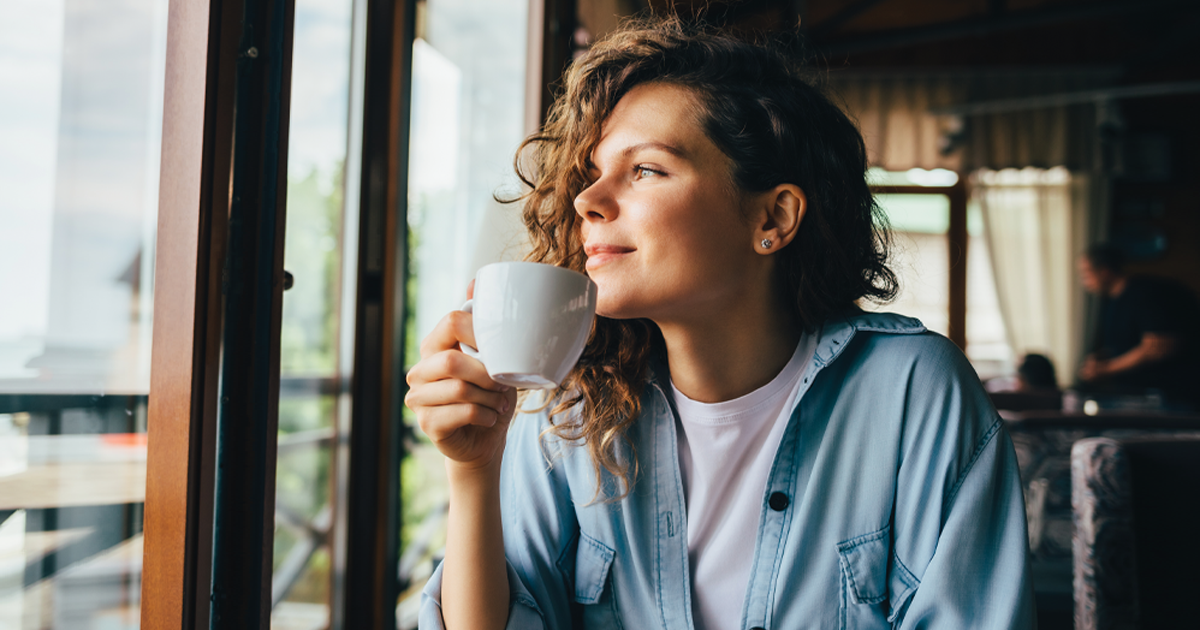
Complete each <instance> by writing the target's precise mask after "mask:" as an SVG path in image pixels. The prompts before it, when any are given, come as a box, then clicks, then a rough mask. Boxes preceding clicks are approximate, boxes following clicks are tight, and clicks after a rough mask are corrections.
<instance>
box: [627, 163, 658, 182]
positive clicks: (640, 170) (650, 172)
mask: <svg viewBox="0 0 1200 630" xmlns="http://www.w3.org/2000/svg"><path fill="white" fill-rule="evenodd" d="M633 170H634V174H635V175H636V176H637V178H638V179H645V178H647V177H657V176H659V175H662V173H660V172H658V171H656V170H654V169H652V168H650V167H648V166H636V167H634V169H633Z"/></svg>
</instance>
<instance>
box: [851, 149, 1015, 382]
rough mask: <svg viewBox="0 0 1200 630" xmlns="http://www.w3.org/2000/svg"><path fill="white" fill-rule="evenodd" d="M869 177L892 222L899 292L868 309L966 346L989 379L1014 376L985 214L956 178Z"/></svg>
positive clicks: (948, 174) (940, 173)
mask: <svg viewBox="0 0 1200 630" xmlns="http://www.w3.org/2000/svg"><path fill="white" fill-rule="evenodd" d="M869 178H870V181H871V183H872V186H873V188H874V190H875V191H876V200H877V201H878V203H879V205H880V207H881V208H882V209H883V211H884V213H885V214H886V215H887V217H888V220H889V222H890V223H891V227H892V236H893V250H892V258H891V261H890V263H891V265H892V271H894V272H895V273H896V275H897V277H898V279H899V281H900V293H899V294H898V296H897V299H896V300H895V301H894V302H892V303H890V304H886V305H882V306H880V305H875V304H870V303H866V304H864V306H865V307H866V308H868V309H871V310H888V311H895V312H898V313H901V314H904V315H909V316H912V317H916V318H917V319H920V320H921V321H922V322H923V323H924V324H925V326H926V327H927V328H929V329H930V330H932V331H935V332H938V333H941V334H943V335H946V336H947V337H949V338H950V339H952V340H953V341H955V342H956V343H958V344H959V345H960V346H961V347H963V348H964V350H965V352H966V354H967V358H969V359H970V360H971V363H972V364H973V365H974V366H975V369H976V371H977V372H979V373H980V375H981V376H982V377H984V378H989V377H992V376H997V375H1000V374H1004V373H1006V372H1008V371H1011V364H1012V356H1011V351H1010V350H1009V347H1008V343H1007V341H1006V339H1005V330H1004V321H1003V318H1002V317H1001V315H1000V310H999V307H998V303H997V298H996V285H995V280H994V278H993V276H992V270H991V261H990V256H989V252H988V246H987V241H986V239H985V238H984V234H983V228H984V225H983V219H982V215H981V213H980V209H979V207H978V205H977V204H974V203H968V201H967V198H966V193H965V189H964V187H963V185H962V184H961V183H960V182H959V180H958V176H957V174H955V173H954V172H952V171H945V170H941V169H937V170H933V171H925V170H922V169H912V170H910V171H906V172H895V171H883V170H880V169H871V172H870V173H869ZM964 250H965V251H964Z"/></svg>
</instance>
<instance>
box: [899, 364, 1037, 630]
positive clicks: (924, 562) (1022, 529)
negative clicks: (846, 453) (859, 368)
mask: <svg viewBox="0 0 1200 630" xmlns="http://www.w3.org/2000/svg"><path fill="white" fill-rule="evenodd" d="M922 362H923V365H921V366H918V368H917V369H915V370H914V372H913V376H912V379H911V381H910V390H909V401H908V412H907V413H908V415H909V418H908V420H907V423H908V424H909V427H908V430H906V434H907V435H906V438H905V440H906V444H905V446H904V450H905V454H904V459H903V461H902V463H901V467H900V471H899V473H898V474H899V477H898V488H897V497H896V504H895V512H894V524H893V527H894V528H895V536H896V549H895V554H896V560H897V561H898V562H899V563H900V564H901V565H903V568H904V569H905V570H906V571H908V572H909V573H911V574H912V576H913V577H915V578H916V580H917V582H918V584H917V588H916V589H915V590H914V591H912V592H911V596H910V597H908V598H906V601H901V602H894V604H895V605H897V606H898V607H900V610H894V611H893V615H894V617H893V618H902V620H901V619H897V620H898V621H900V623H899V624H898V627H899V628H904V629H908V628H912V629H916V628H922V629H927V630H939V629H945V630H951V629H955V628H975V629H984V630H1002V629H1005V630H1007V629H1017V628H1022V629H1024V628H1032V627H1034V624H1035V607H1034V598H1033V583H1032V580H1031V578H1030V575H1029V541H1028V533H1027V528H1026V520H1025V501H1024V494H1023V492H1022V488H1021V479H1020V474H1019V471H1018V468H1017V459H1016V454H1015V452H1014V450H1013V446H1012V441H1011V439H1010V438H1009V436H1008V432H1007V431H1006V430H1005V428H1004V425H1003V422H1002V421H1001V420H1000V418H999V417H998V416H997V415H996V411H995V409H994V408H993V407H992V405H991V402H990V400H989V399H988V397H987V394H986V392H984V390H983V388H982V386H981V384H980V382H979V379H978V377H976V376H975V372H974V370H973V369H972V368H971V367H970V364H969V363H967V361H966V358H965V357H963V356H962V353H961V352H959V351H958V349H957V348H954V347H953V346H952V344H950V343H949V342H948V341H945V342H943V343H942V344H941V347H940V348H938V349H935V350H934V352H932V353H930V354H929V355H926V357H925V358H924V359H923V360H922Z"/></svg>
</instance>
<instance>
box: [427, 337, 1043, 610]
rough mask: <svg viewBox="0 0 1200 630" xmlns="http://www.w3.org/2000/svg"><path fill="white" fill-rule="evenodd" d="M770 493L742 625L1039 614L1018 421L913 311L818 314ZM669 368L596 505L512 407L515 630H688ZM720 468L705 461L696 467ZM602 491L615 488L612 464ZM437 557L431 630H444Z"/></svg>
mask: <svg viewBox="0 0 1200 630" xmlns="http://www.w3.org/2000/svg"><path fill="white" fill-rule="evenodd" d="M801 381H802V384H801V387H802V391H801V395H800V397H799V400H798V402H797V404H796V408H795V409H794V410H793V412H792V416H791V420H790V422H789V424H788V427H787V429H786V430H785V432H784V435H783V439H782V442H781V443H780V445H779V450H778V453H777V454H776V455H775V460H774V464H773V466H772V468H771V472H770V476H769V478H768V482H767V487H766V489H765V491H764V490H763V489H759V488H753V489H751V488H747V489H746V491H747V492H762V493H763V494H762V503H761V508H760V516H759V525H758V530H757V531H755V532H746V535H747V536H755V540H756V543H755V553H754V558H753V565H752V568H751V571H750V582H749V584H748V585H747V588H746V592H745V593H730V594H729V597H738V598H742V600H743V604H742V622H741V624H740V628H742V629H750V628H767V629H774V628H780V629H783V628H787V629H791V628H814V629H816V628H821V629H835V628H926V629H931V630H936V629H943V628H944V629H946V630H962V629H966V628H971V629H978V628H986V629H991V628H995V629H999V628H1032V627H1034V623H1035V622H1034V606H1033V589H1032V585H1031V582H1030V578H1029V571H1028V546H1027V538H1026V529H1025V507H1024V502H1023V499H1022V494H1021V484H1020V479H1019V477H1018V473H1017V461H1016V457H1015V455H1014V454H1013V448H1012V444H1011V441H1010V440H1009V437H1008V434H1007V432H1006V431H1005V429H1004V426H1003V425H1002V424H1001V421H1000V419H999V417H998V416H997V415H996V412H995V410H994V409H993V408H992V405H991V403H990V402H989V400H988V397H987V395H986V394H985V393H984V390H983V388H982V387H981V386H980V383H979V379H978V378H977V377H976V375H975V373H974V371H973V370H972V369H971V366H970V365H969V364H968V363H967V361H966V359H965V358H964V357H963V355H962V353H961V352H959V350H958V349H957V348H956V347H955V346H954V345H953V344H952V343H950V342H949V341H948V340H946V339H945V338H944V337H941V336H939V335H936V334H934V333H929V332H926V331H925V328H924V327H923V326H922V325H921V324H920V322H918V321H916V320H913V319H909V318H905V317H900V316H897V315H889V314H866V313H863V314H856V315H854V316H852V317H849V318H846V319H840V320H835V321H830V322H827V323H826V324H825V326H824V327H823V329H822V331H821V334H820V338H819V341H818V342H817V348H816V352H815V354H814V356H813V359H812V361H811V362H810V364H809V366H808V367H807V368H806V370H805V372H804V375H803V376H802V377H801ZM665 383H666V381H665V380H664V379H662V378H659V379H657V380H655V381H654V382H653V383H652V384H650V385H649V386H648V387H647V388H646V392H645V394H644V398H643V412H642V413H643V415H642V417H640V418H638V419H637V420H636V421H635V422H634V423H633V424H632V425H631V428H630V433H629V437H630V439H631V442H632V444H633V445H634V450H633V451H632V452H630V453H627V456H628V457H636V459H637V470H638V477H637V479H636V481H635V483H634V485H633V488H632V490H631V491H630V493H629V494H628V495H627V496H626V497H625V498H623V499H621V500H620V501H616V502H612V501H610V502H605V501H603V500H600V501H593V500H592V499H593V496H594V494H595V491H596V488H597V484H596V475H595V472H594V469H593V466H592V462H591V460H590V459H589V456H588V453H587V450H586V449H585V448H582V447H580V446H579V445H576V444H572V443H565V442H562V441H559V440H557V439H556V438H553V437H547V438H542V439H541V441H539V434H540V433H541V431H542V429H544V428H545V427H546V426H547V422H548V420H547V418H546V417H545V415H544V414H543V415H537V416H530V415H518V416H517V417H516V419H515V420H514V421H513V425H512V427H511V429H510V434H509V437H508V443H507V446H506V450H505V453H504V463H503V472H502V474H501V487H500V493H501V506H502V513H503V517H502V518H503V524H504V548H505V554H506V556H507V558H508V580H509V588H510V589H511V591H512V606H511V608H510V614H509V619H508V627H509V628H521V629H526V628H528V629H534V628H538V629H541V628H546V629H555V630H558V629H565V628H626V629H628V630H635V629H636V630H648V629H651V628H663V629H667V630H674V629H690V628H692V627H693V626H692V605H691V597H692V592H691V587H690V579H689V577H688V546H687V545H688V542H687V524H686V522H685V518H686V514H687V510H686V506H685V504H684V493H683V484H682V479H681V477H680V472H679V449H678V445H677V442H676V440H677V436H676V422H675V412H674V408H673V403H672V400H671V398H670V396H669V394H667V393H664V392H669V391H670V388H669V385H667V384H665ZM703 465H711V466H720V465H722V464H721V462H696V466H703ZM601 488H602V492H606V493H610V494H611V493H612V492H613V491H614V489H615V488H616V483H615V481H614V480H613V479H611V478H609V477H608V476H607V475H605V476H602V477H601ZM440 590H441V569H440V568H439V569H438V570H437V572H435V574H434V576H433V577H432V578H431V579H430V581H429V584H428V585H427V586H426V588H425V593H424V595H423V598H422V607H421V617H420V623H421V627H422V628H426V629H433V628H441V627H442V618H441V605H440V603H439V596H440Z"/></svg>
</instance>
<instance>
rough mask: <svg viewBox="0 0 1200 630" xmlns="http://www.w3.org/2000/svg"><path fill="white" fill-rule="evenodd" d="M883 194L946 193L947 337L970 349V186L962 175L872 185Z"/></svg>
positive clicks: (874, 190)
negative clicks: (953, 179)
mask: <svg viewBox="0 0 1200 630" xmlns="http://www.w3.org/2000/svg"><path fill="white" fill-rule="evenodd" d="M871 192H872V193H874V194H884V195H946V196H947V197H948V198H949V199H950V225H949V227H948V229H947V230H946V238H947V240H948V245H949V247H947V250H948V251H949V252H950V259H949V260H948V261H947V264H948V265H949V267H948V269H949V270H950V273H949V276H950V283H949V286H948V287H946V289H947V291H948V292H949V293H948V294H949V298H950V299H949V307H950V312H949V319H948V320H947V321H948V326H947V328H948V330H947V332H946V336H947V337H949V338H950V341H953V342H954V343H955V345H957V346H958V347H959V348H960V349H961V350H963V351H964V352H965V351H966V349H967V244H968V242H969V240H970V237H969V235H968V234H967V185H966V183H965V182H964V181H963V178H962V177H961V176H960V177H959V180H958V183H956V184H954V185H953V186H872V187H871Z"/></svg>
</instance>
